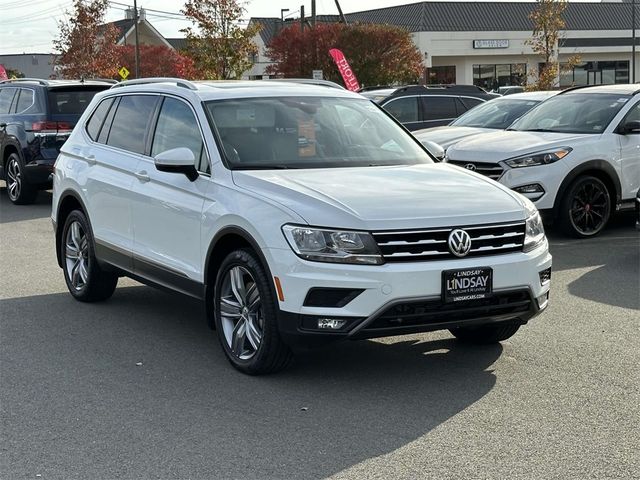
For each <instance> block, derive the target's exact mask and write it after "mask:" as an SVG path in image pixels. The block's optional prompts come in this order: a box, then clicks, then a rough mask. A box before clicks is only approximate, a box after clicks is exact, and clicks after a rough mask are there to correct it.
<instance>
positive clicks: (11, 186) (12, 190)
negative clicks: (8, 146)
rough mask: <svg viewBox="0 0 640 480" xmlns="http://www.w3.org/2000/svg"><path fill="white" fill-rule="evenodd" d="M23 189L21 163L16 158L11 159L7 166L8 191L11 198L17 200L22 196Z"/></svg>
mask: <svg viewBox="0 0 640 480" xmlns="http://www.w3.org/2000/svg"><path fill="white" fill-rule="evenodd" d="M21 190H22V173H21V172H20V165H19V164H18V161H17V160H16V159H11V161H10V162H9V166H8V168H7V191H8V192H9V198H11V200H16V199H17V198H18V197H19V196H20V191H21Z"/></svg>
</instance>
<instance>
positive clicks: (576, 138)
mask: <svg viewBox="0 0 640 480" xmlns="http://www.w3.org/2000/svg"><path fill="white" fill-rule="evenodd" d="M445 161H447V162H449V163H452V164H454V165H458V166H461V167H464V168H466V169H468V170H473V171H476V172H478V173H482V174H484V175H487V176H489V177H490V178H492V179H494V180H498V181H499V182H500V183H502V184H504V185H506V186H508V187H510V188H512V189H513V190H515V191H516V192H519V193H521V194H522V195H524V196H525V197H527V198H529V199H530V200H531V201H533V202H534V203H535V205H536V206H537V207H538V209H539V210H540V211H541V212H542V213H543V215H545V216H546V217H547V220H548V221H550V222H553V223H557V226H559V227H560V229H562V230H563V231H564V232H565V233H567V234H569V235H572V236H575V237H578V238H584V237H593V236H595V235H597V234H598V233H600V232H601V231H602V229H603V228H604V227H605V226H606V224H607V222H608V221H609V218H610V217H611V215H612V214H613V213H615V212H617V211H618V210H623V209H627V208H631V209H632V208H633V203H634V199H635V196H636V192H637V190H638V188H639V187H640V85H621V84H620V85H600V86H591V87H577V88H573V89H568V90H565V91H563V92H561V93H559V94H558V95H556V96H554V97H551V98H550V99H548V100H546V101H545V102H543V103H541V104H540V105H538V106H537V107H535V108H534V109H532V110H530V111H529V112H528V113H526V114H525V115H523V116H522V117H520V119H519V120H517V121H516V122H515V123H514V124H513V125H512V126H511V127H509V128H508V129H507V130H505V131H498V132H492V133H485V134H482V135H475V136H473V137H470V138H468V139H466V140H462V141H461V142H458V143H456V144H455V145H452V146H451V147H449V149H448V150H447V153H446V158H445Z"/></svg>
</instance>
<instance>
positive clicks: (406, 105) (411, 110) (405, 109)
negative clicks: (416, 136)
mask: <svg viewBox="0 0 640 480" xmlns="http://www.w3.org/2000/svg"><path fill="white" fill-rule="evenodd" d="M384 109H385V110H386V111H387V112H389V113H390V114H391V115H393V116H394V117H396V120H398V121H399V122H401V123H407V122H418V121H419V120H420V119H419V118H418V98H417V97H404V98H398V99H395V100H391V101H390V102H389V103H386V104H385V105H384Z"/></svg>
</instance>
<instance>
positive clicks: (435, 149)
mask: <svg viewBox="0 0 640 480" xmlns="http://www.w3.org/2000/svg"><path fill="white" fill-rule="evenodd" d="M420 143H421V144H422V145H423V146H424V148H426V149H427V150H429V153H430V154H431V155H433V156H434V157H436V160H438V161H439V162H442V161H443V160H444V148H442V147H441V146H440V145H438V144H437V143H436V142H432V141H431V140H420Z"/></svg>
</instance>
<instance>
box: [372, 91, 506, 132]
mask: <svg viewBox="0 0 640 480" xmlns="http://www.w3.org/2000/svg"><path fill="white" fill-rule="evenodd" d="M361 95H363V96H365V97H367V98H369V99H370V100H373V101H374V102H376V103H377V104H378V105H380V106H381V107H382V108H384V109H385V110H386V111H387V112H389V113H390V114H391V115H393V116H394V117H395V118H396V120H398V121H399V122H400V123H402V124H403V125H404V126H405V127H406V128H407V129H408V130H412V131H413V130H420V129H421V128H429V127H437V126H439V125H447V124H449V123H450V122H451V121H452V120H455V119H456V118H458V117H459V116H460V115H462V114H463V113H465V112H467V111H468V110H471V109H472V108H474V107H476V106H478V105H481V104H482V103H484V102H486V101H488V100H491V99H494V98H496V96H497V95H495V94H491V93H487V92H486V91H485V90H483V89H482V88H480V87H476V86H474V85H408V86H404V87H397V88H382V89H378V90H364V91H362V92H361Z"/></svg>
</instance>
